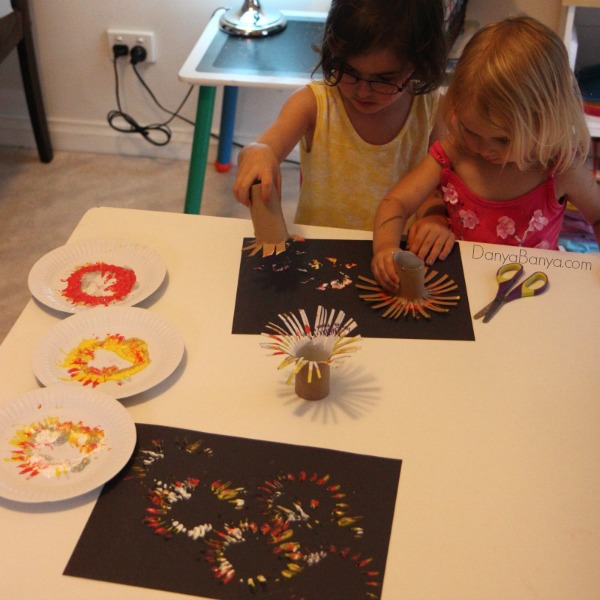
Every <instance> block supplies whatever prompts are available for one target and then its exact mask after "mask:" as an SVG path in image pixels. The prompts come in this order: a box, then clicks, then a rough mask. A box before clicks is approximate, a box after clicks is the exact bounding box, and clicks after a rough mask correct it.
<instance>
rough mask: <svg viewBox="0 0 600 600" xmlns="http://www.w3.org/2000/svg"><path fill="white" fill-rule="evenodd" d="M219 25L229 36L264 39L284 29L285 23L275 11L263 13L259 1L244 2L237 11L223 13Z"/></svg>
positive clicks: (282, 17) (230, 10)
mask: <svg viewBox="0 0 600 600" xmlns="http://www.w3.org/2000/svg"><path fill="white" fill-rule="evenodd" d="M219 25H220V27H221V29H222V30H223V31H225V32H226V33H229V34H230V35H237V36H240V37H264V36H267V35H271V34H272V33H277V32H278V31H281V30H282V29H284V28H285V26H286V25H287V21H286V19H285V17H284V16H283V15H282V14H281V13H279V12H277V11H275V12H273V11H265V10H264V9H263V8H262V7H261V5H260V2H259V0H244V4H243V6H242V8H240V9H239V10H233V9H231V8H230V9H228V10H227V11H226V12H224V13H223V16H222V17H221V20H220V21H219Z"/></svg>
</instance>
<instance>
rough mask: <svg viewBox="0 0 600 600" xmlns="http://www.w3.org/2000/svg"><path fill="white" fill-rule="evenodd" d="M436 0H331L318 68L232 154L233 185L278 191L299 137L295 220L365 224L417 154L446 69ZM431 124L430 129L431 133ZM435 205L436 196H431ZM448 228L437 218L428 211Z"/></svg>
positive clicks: (242, 193) (238, 192)
mask: <svg viewBox="0 0 600 600" xmlns="http://www.w3.org/2000/svg"><path fill="white" fill-rule="evenodd" d="M445 60H446V41H445V33H444V8H443V2H442V0H333V2H332V4H331V8H330V11H329V13H328V16H327V20H326V23H325V32H324V39H323V42H322V45H321V58H320V62H319V65H318V67H317V69H318V68H319V67H320V68H321V70H322V72H323V80H322V81H313V82H311V83H310V84H309V85H307V86H306V87H304V88H302V89H300V90H298V91H297V92H295V93H294V94H293V95H292V96H291V97H290V98H289V99H288V100H287V102H286V103H285V104H284V106H283V108H282V110H281V112H280V114H279V116H278V117H277V119H276V121H275V122H274V123H273V124H272V125H271V126H270V127H269V128H268V129H267V130H266V131H265V132H264V133H263V134H262V135H261V136H260V137H259V138H258V140H257V141H256V142H255V143H252V144H249V145H248V146H246V147H245V148H243V149H242V150H241V151H240V153H239V156H238V172H237V177H236V181H235V183H234V194H235V196H236V198H237V200H238V201H240V202H242V203H243V204H246V205H248V204H249V199H248V194H249V189H250V187H251V186H252V184H253V183H255V181H256V180H259V181H261V182H262V194H263V200H264V201H265V202H268V201H269V198H270V197H271V191H272V188H275V189H276V190H277V191H278V192H280V190H281V171H280V164H281V162H282V161H283V160H284V159H285V158H286V157H287V156H288V155H289V153H290V152H291V151H292V150H293V148H294V147H295V146H296V144H298V143H299V144H300V153H301V154H300V155H301V173H302V183H301V188H300V199H299V203H298V208H297V213H296V218H295V220H296V222H297V223H305V224H311V225H325V226H331V227H344V228H350V229H364V230H370V229H372V226H373V218H374V215H375V209H376V208H377V204H378V202H379V199H380V198H381V197H382V196H383V194H385V192H386V191H387V190H389V188H390V187H391V186H392V185H394V183H395V182H396V181H397V180H398V178H399V177H400V176H402V175H403V174H404V173H407V172H408V171H409V170H410V169H411V168H412V167H414V166H416V165H417V164H418V162H419V161H420V160H421V159H422V158H423V156H425V155H426V153H427V149H428V147H429V144H430V136H431V139H434V138H435V137H436V133H435V132H434V124H435V114H436V109H437V102H438V96H437V93H436V92H435V90H436V89H437V87H438V86H439V84H440V83H441V81H442V79H443V77H444V74H445ZM432 133H433V135H432ZM439 205H440V206H441V201H439ZM431 220H432V222H433V223H434V226H435V225H436V220H437V227H438V228H439V231H440V232H442V234H443V235H444V236H447V235H448V228H447V226H446V219H445V217H441V218H440V216H439V215H434V216H432V217H431Z"/></svg>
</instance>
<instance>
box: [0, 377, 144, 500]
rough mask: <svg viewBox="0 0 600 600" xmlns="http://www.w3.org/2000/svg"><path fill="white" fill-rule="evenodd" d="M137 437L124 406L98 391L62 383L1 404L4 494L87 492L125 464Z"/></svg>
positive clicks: (53, 496) (38, 496) (39, 496)
mask: <svg viewBox="0 0 600 600" xmlns="http://www.w3.org/2000/svg"><path fill="white" fill-rule="evenodd" d="M135 441H136V430H135V423H134V422H133V419H132V418H131V416H130V415H129V413H128V412H127V410H126V409H125V407H124V406H123V405H122V404H120V403H119V402H118V401H117V400H115V399H114V398H111V397H110V396H109V395H108V394H105V393H103V392H100V391H99V390H91V389H84V388H80V387H74V386H72V385H64V384H59V385H53V386H51V387H48V388H42V389H38V390H34V391H31V392H29V393H27V394H24V395H23V396H20V397H18V398H15V399H14V400H9V401H7V402H2V403H0V496H2V497H4V498H8V499H9V500H17V501H19V502H48V501H54V500H65V499H66V498H73V497H75V496H79V495H81V494H85V493H86V492H89V491H90V490H93V489H95V488H97V487H100V486H101V485H103V484H104V483H106V482H107V481H108V480H109V479H111V478H112V477H114V476H115V475H116V474H117V473H118V472H119V471H120V470H121V469H122V468H123V467H124V466H125V464H126V463H127V461H128V460H129V459H130V458H131V455H132V454H133V450H134V447H135ZM11 442H12V443H11Z"/></svg>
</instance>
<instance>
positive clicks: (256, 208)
mask: <svg viewBox="0 0 600 600" xmlns="http://www.w3.org/2000/svg"><path fill="white" fill-rule="evenodd" d="M250 201H251V204H250V216H251V218H252V224H253V225H254V237H255V238H256V240H255V242H254V243H253V244H252V245H251V246H248V247H247V248H245V249H246V250H252V253H251V254H250V256H253V255H254V254H257V253H258V252H259V251H260V250H262V255H263V256H270V255H272V254H280V253H281V252H284V251H285V249H286V242H287V240H288V238H289V237H290V234H289V233H288V230H287V226H286V224H285V219H284V217H283V211H282V209H281V199H280V198H279V196H278V195H277V193H276V192H275V190H273V193H272V194H271V197H270V198H269V201H268V202H264V200H263V198H262V186H261V184H260V183H255V184H254V185H253V186H252V188H251V190H250Z"/></svg>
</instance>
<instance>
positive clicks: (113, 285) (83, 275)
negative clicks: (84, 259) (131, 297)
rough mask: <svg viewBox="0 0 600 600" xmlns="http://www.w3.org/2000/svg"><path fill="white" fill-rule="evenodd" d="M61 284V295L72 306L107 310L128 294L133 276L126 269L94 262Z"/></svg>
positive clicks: (72, 274)
mask: <svg viewBox="0 0 600 600" xmlns="http://www.w3.org/2000/svg"><path fill="white" fill-rule="evenodd" d="M62 281H64V282H66V284H67V285H66V287H65V288H64V289H63V290H62V291H61V294H62V295H63V296H64V297H65V298H67V299H68V300H70V301H71V302H72V303H73V304H76V305H83V306H108V305H109V304H114V303H116V302H119V301H121V300H123V299H124V298H125V297H126V296H127V295H128V294H129V293H130V292H131V290H132V289H133V286H134V285H135V282H136V275H135V271H134V270H133V269H129V268H128V267H120V266H118V265H110V264H107V263H104V262H96V263H89V264H85V265H83V266H81V267H78V268H77V269H75V270H74V271H73V272H72V273H71V274H70V275H69V277H67V279H63V280H62Z"/></svg>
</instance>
